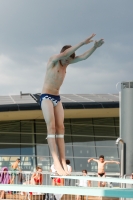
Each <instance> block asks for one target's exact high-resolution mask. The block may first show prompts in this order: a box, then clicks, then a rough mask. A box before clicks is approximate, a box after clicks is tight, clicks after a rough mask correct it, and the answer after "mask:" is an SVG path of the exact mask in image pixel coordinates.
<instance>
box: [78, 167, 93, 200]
mask: <svg viewBox="0 0 133 200" xmlns="http://www.w3.org/2000/svg"><path fill="white" fill-rule="evenodd" d="M82 175H83V176H87V170H85V169H84V170H82ZM78 186H79V187H88V186H89V187H90V186H91V181H89V180H79V184H78ZM79 198H80V195H77V197H76V200H79Z"/></svg>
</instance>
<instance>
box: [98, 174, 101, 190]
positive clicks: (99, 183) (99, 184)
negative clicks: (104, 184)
mask: <svg viewBox="0 0 133 200" xmlns="http://www.w3.org/2000/svg"><path fill="white" fill-rule="evenodd" d="M98 177H100V178H101V176H100V175H99V174H98ZM98 187H101V182H100V181H98Z"/></svg>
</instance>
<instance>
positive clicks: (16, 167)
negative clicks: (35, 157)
mask: <svg viewBox="0 0 133 200" xmlns="http://www.w3.org/2000/svg"><path fill="white" fill-rule="evenodd" d="M19 163H20V158H18V159H17V160H16V161H15V162H14V163H13V164H12V165H11V168H12V174H11V175H12V181H11V182H12V184H14V179H15V177H16V175H17V171H19V172H21V169H20V167H19V166H18V165H19Z"/></svg>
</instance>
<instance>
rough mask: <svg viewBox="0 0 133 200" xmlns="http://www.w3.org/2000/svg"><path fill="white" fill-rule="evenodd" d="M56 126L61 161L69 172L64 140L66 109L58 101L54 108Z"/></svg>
mask: <svg viewBox="0 0 133 200" xmlns="http://www.w3.org/2000/svg"><path fill="white" fill-rule="evenodd" d="M54 115H55V128H56V143H57V146H58V152H59V158H60V162H61V164H62V166H63V168H64V170H65V172H66V173H67V174H69V172H68V169H67V165H66V157H65V142H64V110H63V106H62V103H61V102H58V104H57V106H56V107H55V108H54Z"/></svg>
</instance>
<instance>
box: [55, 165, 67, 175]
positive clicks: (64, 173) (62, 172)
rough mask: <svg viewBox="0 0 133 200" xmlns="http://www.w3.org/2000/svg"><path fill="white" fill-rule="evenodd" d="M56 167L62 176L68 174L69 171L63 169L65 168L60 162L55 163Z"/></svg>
mask: <svg viewBox="0 0 133 200" xmlns="http://www.w3.org/2000/svg"><path fill="white" fill-rule="evenodd" d="M54 167H55V169H56V171H57V173H58V174H59V175H60V176H66V175H67V173H66V172H65V171H64V170H63V168H62V167H61V164H60V163H55V162H54Z"/></svg>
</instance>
